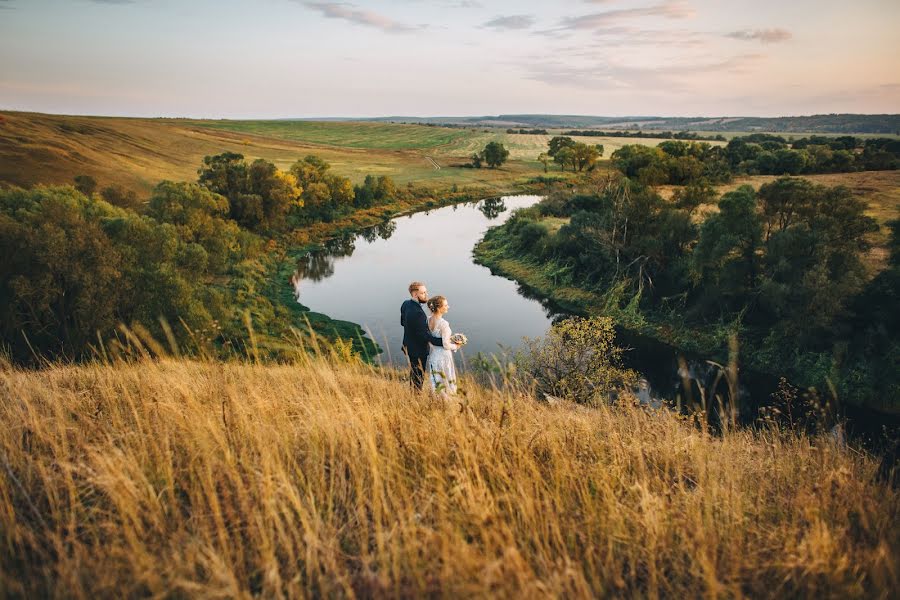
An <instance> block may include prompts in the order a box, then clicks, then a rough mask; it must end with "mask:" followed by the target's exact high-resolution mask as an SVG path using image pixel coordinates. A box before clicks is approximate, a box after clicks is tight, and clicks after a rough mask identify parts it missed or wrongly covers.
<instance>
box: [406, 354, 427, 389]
mask: <svg viewBox="0 0 900 600" xmlns="http://www.w3.org/2000/svg"><path fill="white" fill-rule="evenodd" d="M408 357H409V382H410V383H411V384H412V385H414V386H415V387H416V388H418V389H420V390H421V389H422V384H423V383H424V381H425V363H426V362H427V361H428V355H427V354H426V355H424V356H413V355H408Z"/></svg>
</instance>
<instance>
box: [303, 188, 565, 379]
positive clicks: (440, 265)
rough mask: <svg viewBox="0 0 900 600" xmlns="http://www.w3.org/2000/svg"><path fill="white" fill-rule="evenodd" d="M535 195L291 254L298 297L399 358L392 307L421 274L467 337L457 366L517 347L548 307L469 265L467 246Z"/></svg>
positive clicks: (412, 219) (432, 215) (398, 223)
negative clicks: (471, 358) (296, 257)
mask: <svg viewBox="0 0 900 600" xmlns="http://www.w3.org/2000/svg"><path fill="white" fill-rule="evenodd" d="M539 200H540V197H539V196H517V197H508V198H494V199H491V200H482V201H479V202H471V203H466V204H459V205H454V206H448V207H442V208H435V209H432V210H430V211H428V212H427V213H426V212H421V213H416V214H412V215H404V216H403V217H399V218H396V219H394V220H391V221H387V222H384V223H381V224H380V225H377V226H375V227H372V228H369V229H366V230H365V231H362V232H360V233H359V234H358V235H353V236H345V237H342V238H337V239H334V240H331V241H329V242H328V243H327V244H326V245H325V246H324V247H323V248H322V249H321V250H319V251H316V252H311V253H309V254H307V255H306V256H303V257H302V258H300V259H299V260H298V261H297V264H296V271H295V273H294V276H293V278H292V282H293V283H294V288H295V290H296V292H297V299H298V301H299V302H301V303H303V304H304V305H305V306H308V307H309V308H310V309H311V310H315V311H318V312H322V313H325V314H327V315H329V316H330V317H333V318H336V319H343V320H347V321H352V322H354V323H359V324H360V325H362V326H363V327H364V328H366V329H367V330H368V331H369V332H371V335H372V337H374V339H375V340H376V341H377V342H378V343H379V345H380V346H381V347H382V348H383V349H384V350H385V355H384V356H382V359H383V360H386V361H391V362H398V363H400V362H402V360H403V356H402V354H401V353H400V340H401V338H402V329H401V327H400V323H399V316H398V315H397V313H398V311H399V308H400V304H401V303H402V302H403V300H405V299H406V298H407V297H408V293H407V291H406V288H407V286H408V285H409V282H410V281H413V280H423V281H425V282H426V284H427V285H428V289H429V291H430V292H431V294H432V295H437V294H441V295H444V296H447V297H448V299H450V301H451V303H452V305H453V310H452V312H451V313H450V314H449V315H448V320H449V321H450V322H451V324H452V325H453V327H454V330H456V331H460V332H464V333H466V334H467V335H468V336H469V339H470V343H469V345H468V346H467V347H466V349H465V350H464V351H463V352H464V354H462V355H460V356H459V357H458V361H457V364H458V366H459V365H462V364H463V363H464V362H465V359H466V355H468V356H474V355H475V354H476V353H477V352H484V353H485V354H492V353H496V352H497V351H498V349H499V347H500V345H503V346H506V347H512V348H515V347H518V346H519V345H520V344H521V340H522V337H523V336H528V337H536V336H539V335H543V334H544V333H545V332H546V330H547V328H548V327H549V325H550V311H549V310H547V309H545V308H544V305H543V304H542V303H539V302H534V301H532V300H529V299H528V298H526V297H524V296H523V295H522V294H520V293H519V291H518V290H517V288H518V286H517V285H516V284H515V283H514V282H512V281H509V280H507V279H504V278H502V277H495V276H493V275H491V273H490V271H489V270H488V269H486V268H484V267H481V266H479V265H476V264H474V263H473V262H472V258H471V251H472V248H473V247H474V246H475V244H476V243H477V242H478V240H480V239H481V237H482V235H483V234H484V232H485V231H486V230H487V229H488V228H489V227H491V226H493V225H497V224H500V223H501V222H502V221H503V220H505V218H507V217H508V216H509V214H510V213H511V212H512V211H513V210H515V209H516V208H523V207H527V206H531V205H533V204H535V203H536V202H538V201H539ZM351 255H352V256H351Z"/></svg>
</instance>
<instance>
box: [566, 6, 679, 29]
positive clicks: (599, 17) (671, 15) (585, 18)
mask: <svg viewBox="0 0 900 600" xmlns="http://www.w3.org/2000/svg"><path fill="white" fill-rule="evenodd" d="M692 16H694V9H692V8H691V7H690V5H688V4H687V3H685V2H681V1H680V0H665V1H664V2H661V3H659V4H654V5H652V6H646V7H643V8H617V9H613V10H605V11H601V12H596V13H591V14H587V15H581V16H578V17H567V18H565V19H563V20H562V21H560V25H559V26H560V28H562V29H596V28H599V27H611V26H614V25H617V24H618V23H619V22H621V21H623V20H629V19H635V18H642V17H660V18H665V19H687V18H689V17H692Z"/></svg>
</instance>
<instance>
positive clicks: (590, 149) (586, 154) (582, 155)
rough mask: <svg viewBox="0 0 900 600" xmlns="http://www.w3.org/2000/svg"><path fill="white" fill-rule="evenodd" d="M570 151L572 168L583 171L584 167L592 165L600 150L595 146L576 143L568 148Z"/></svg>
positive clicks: (598, 156)
mask: <svg viewBox="0 0 900 600" xmlns="http://www.w3.org/2000/svg"><path fill="white" fill-rule="evenodd" d="M569 150H570V151H571V153H572V163H573V168H577V169H578V170H579V171H583V170H584V169H585V167H593V166H594V163H596V162H597V160H598V159H599V158H600V154H601V153H600V151H599V150H598V149H597V147H596V146H588V145H587V144H582V143H580V142H579V143H576V144H574V145H573V146H571V147H570V148H569Z"/></svg>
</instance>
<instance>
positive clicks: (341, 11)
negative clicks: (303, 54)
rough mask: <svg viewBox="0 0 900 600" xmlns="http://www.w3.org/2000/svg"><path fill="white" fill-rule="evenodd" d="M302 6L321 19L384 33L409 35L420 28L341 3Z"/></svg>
mask: <svg viewBox="0 0 900 600" xmlns="http://www.w3.org/2000/svg"><path fill="white" fill-rule="evenodd" d="M303 4H304V5H305V6H307V7H308V8H311V9H313V10H317V11H319V12H320V13H322V16H323V17H326V18H328V19H342V20H344V21H347V22H349V23H354V24H356V25H364V26H366V27H375V28H376V29H380V30H382V31H384V32H385V33H411V32H413V31H416V30H418V29H421V26H413V25H407V24H406V23H400V22H399V21H395V20H394V19H391V18H390V17H386V16H384V15H381V14H379V13H376V12H372V11H369V10H360V9H358V8H356V6H354V5H353V4H345V3H342V2H304V3H303Z"/></svg>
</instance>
